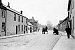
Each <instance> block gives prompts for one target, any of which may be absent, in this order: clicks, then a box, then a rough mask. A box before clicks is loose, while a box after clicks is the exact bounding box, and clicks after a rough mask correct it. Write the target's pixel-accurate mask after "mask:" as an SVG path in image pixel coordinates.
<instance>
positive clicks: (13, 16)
mask: <svg viewBox="0 0 75 50" xmlns="http://www.w3.org/2000/svg"><path fill="white" fill-rule="evenodd" d="M27 31H28V28H27V18H26V17H25V16H23V15H22V11H21V13H20V12H18V11H16V10H14V9H12V8H10V5H9V4H8V6H5V5H3V4H2V1H1V0H0V36H8V35H15V34H25V33H26V32H27Z"/></svg>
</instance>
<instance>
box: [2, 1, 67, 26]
mask: <svg viewBox="0 0 75 50" xmlns="http://www.w3.org/2000/svg"><path fill="white" fill-rule="evenodd" d="M2 2H3V4H5V5H7V3H8V2H10V7H11V8H12V9H15V10H17V11H20V10H23V15H24V16H27V17H28V18H32V16H34V18H35V19H36V20H38V21H39V23H41V24H46V23H47V21H50V22H51V23H52V24H53V25H56V24H57V23H58V22H59V20H62V19H64V18H65V17H67V6H68V0H2Z"/></svg>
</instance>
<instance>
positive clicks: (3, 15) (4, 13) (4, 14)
mask: <svg viewBox="0 0 75 50" xmlns="http://www.w3.org/2000/svg"><path fill="white" fill-rule="evenodd" d="M5 16H6V11H5V10H4V9H2V17H3V18H5Z"/></svg>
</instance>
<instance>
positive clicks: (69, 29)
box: [65, 27, 71, 38]
mask: <svg viewBox="0 0 75 50" xmlns="http://www.w3.org/2000/svg"><path fill="white" fill-rule="evenodd" d="M65 30H66V33H67V37H68V38H70V35H71V28H69V27H66V29H65Z"/></svg>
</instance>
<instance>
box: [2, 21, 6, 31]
mask: <svg viewBox="0 0 75 50" xmlns="http://www.w3.org/2000/svg"><path fill="white" fill-rule="evenodd" d="M2 31H5V22H2Z"/></svg>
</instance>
